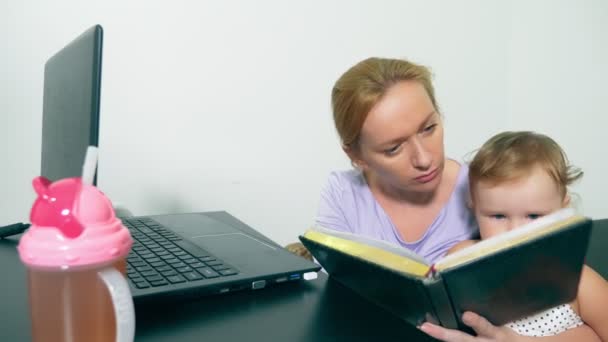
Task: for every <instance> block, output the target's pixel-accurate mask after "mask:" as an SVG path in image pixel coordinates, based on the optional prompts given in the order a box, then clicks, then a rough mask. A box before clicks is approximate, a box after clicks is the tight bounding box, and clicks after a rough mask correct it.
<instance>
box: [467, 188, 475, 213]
mask: <svg viewBox="0 0 608 342" xmlns="http://www.w3.org/2000/svg"><path fill="white" fill-rule="evenodd" d="M467 208H469V210H473V209H474V208H473V198H472V196H471V189H469V191H468V192H467Z"/></svg>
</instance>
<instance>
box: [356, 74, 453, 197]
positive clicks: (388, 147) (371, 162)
mask: <svg viewBox="0 0 608 342" xmlns="http://www.w3.org/2000/svg"><path fill="white" fill-rule="evenodd" d="M358 147H359V149H358V150H357V151H350V152H349V155H350V156H351V159H353V161H354V162H355V163H356V164H357V165H358V166H359V167H360V168H361V169H362V170H363V172H364V173H365V174H366V176H367V177H368V179H369V178H370V177H371V178H372V179H373V180H375V181H376V182H378V183H379V184H380V186H382V187H383V188H385V189H388V190H389V191H396V192H398V193H428V192H432V191H435V190H436V189H437V187H438V186H439V184H440V181H441V176H442V174H443V167H444V150H443V123H442V121H441V117H440V115H439V113H437V111H436V109H435V108H434V106H433V103H432V102H431V99H430V98H429V96H428V94H427V92H426V90H425V89H424V87H423V86H422V85H421V84H420V83H418V82H415V81H404V82H399V83H397V84H395V85H393V86H392V87H391V88H390V89H389V90H388V92H387V93H386V94H385V95H384V97H383V98H382V99H381V100H380V101H379V102H378V103H377V104H376V105H375V106H374V107H373V108H372V110H371V111H370V112H369V114H368V116H367V118H366V120H365V122H364V123H363V127H362V129H361V134H360V137H359V146H358Z"/></svg>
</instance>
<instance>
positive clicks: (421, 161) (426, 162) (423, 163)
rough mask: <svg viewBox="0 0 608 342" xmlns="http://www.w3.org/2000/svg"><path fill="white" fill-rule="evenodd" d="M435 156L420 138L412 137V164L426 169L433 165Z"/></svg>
mask: <svg viewBox="0 0 608 342" xmlns="http://www.w3.org/2000/svg"><path fill="white" fill-rule="evenodd" d="M432 161H433V158H432V156H431V153H430V152H429V151H428V150H427V149H426V148H425V146H424V144H422V142H421V141H420V140H419V139H412V164H413V165H414V167H415V168H417V169H423V170H426V169H428V168H429V167H430V166H431V163H432Z"/></svg>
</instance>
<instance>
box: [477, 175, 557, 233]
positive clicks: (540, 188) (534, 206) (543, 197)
mask: <svg viewBox="0 0 608 342" xmlns="http://www.w3.org/2000/svg"><path fill="white" fill-rule="evenodd" d="M472 191H473V198H474V203H473V210H474V212H475V217H476V219H477V223H478V224H479V231H480V234H481V238H482V239H487V238H489V237H492V236H494V235H498V234H502V233H505V232H508V231H510V230H511V229H513V228H517V227H519V226H521V225H524V224H526V223H528V222H530V221H531V220H534V219H537V218H539V217H542V216H544V215H547V214H550V213H552V212H554V211H556V210H559V209H561V208H563V207H565V206H566V205H567V204H568V198H567V196H566V197H565V198H564V196H562V194H561V193H560V191H559V187H558V186H557V184H556V183H555V181H554V180H553V179H552V178H551V176H550V175H549V174H548V173H547V172H546V171H545V170H543V169H542V168H540V167H536V168H534V169H532V171H531V172H530V174H528V175H527V176H524V177H521V178H518V179H516V180H514V181H511V182H507V183H501V184H489V183H484V182H479V183H477V184H476V185H475V187H474V188H473V189H472Z"/></svg>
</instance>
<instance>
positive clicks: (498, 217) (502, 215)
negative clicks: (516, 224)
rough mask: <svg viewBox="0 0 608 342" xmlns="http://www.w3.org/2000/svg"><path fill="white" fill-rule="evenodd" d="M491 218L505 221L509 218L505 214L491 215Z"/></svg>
mask: <svg viewBox="0 0 608 342" xmlns="http://www.w3.org/2000/svg"><path fill="white" fill-rule="evenodd" d="M490 217H491V218H493V219H495V220H504V219H505V218H507V217H506V216H505V215H504V214H493V215H490Z"/></svg>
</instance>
